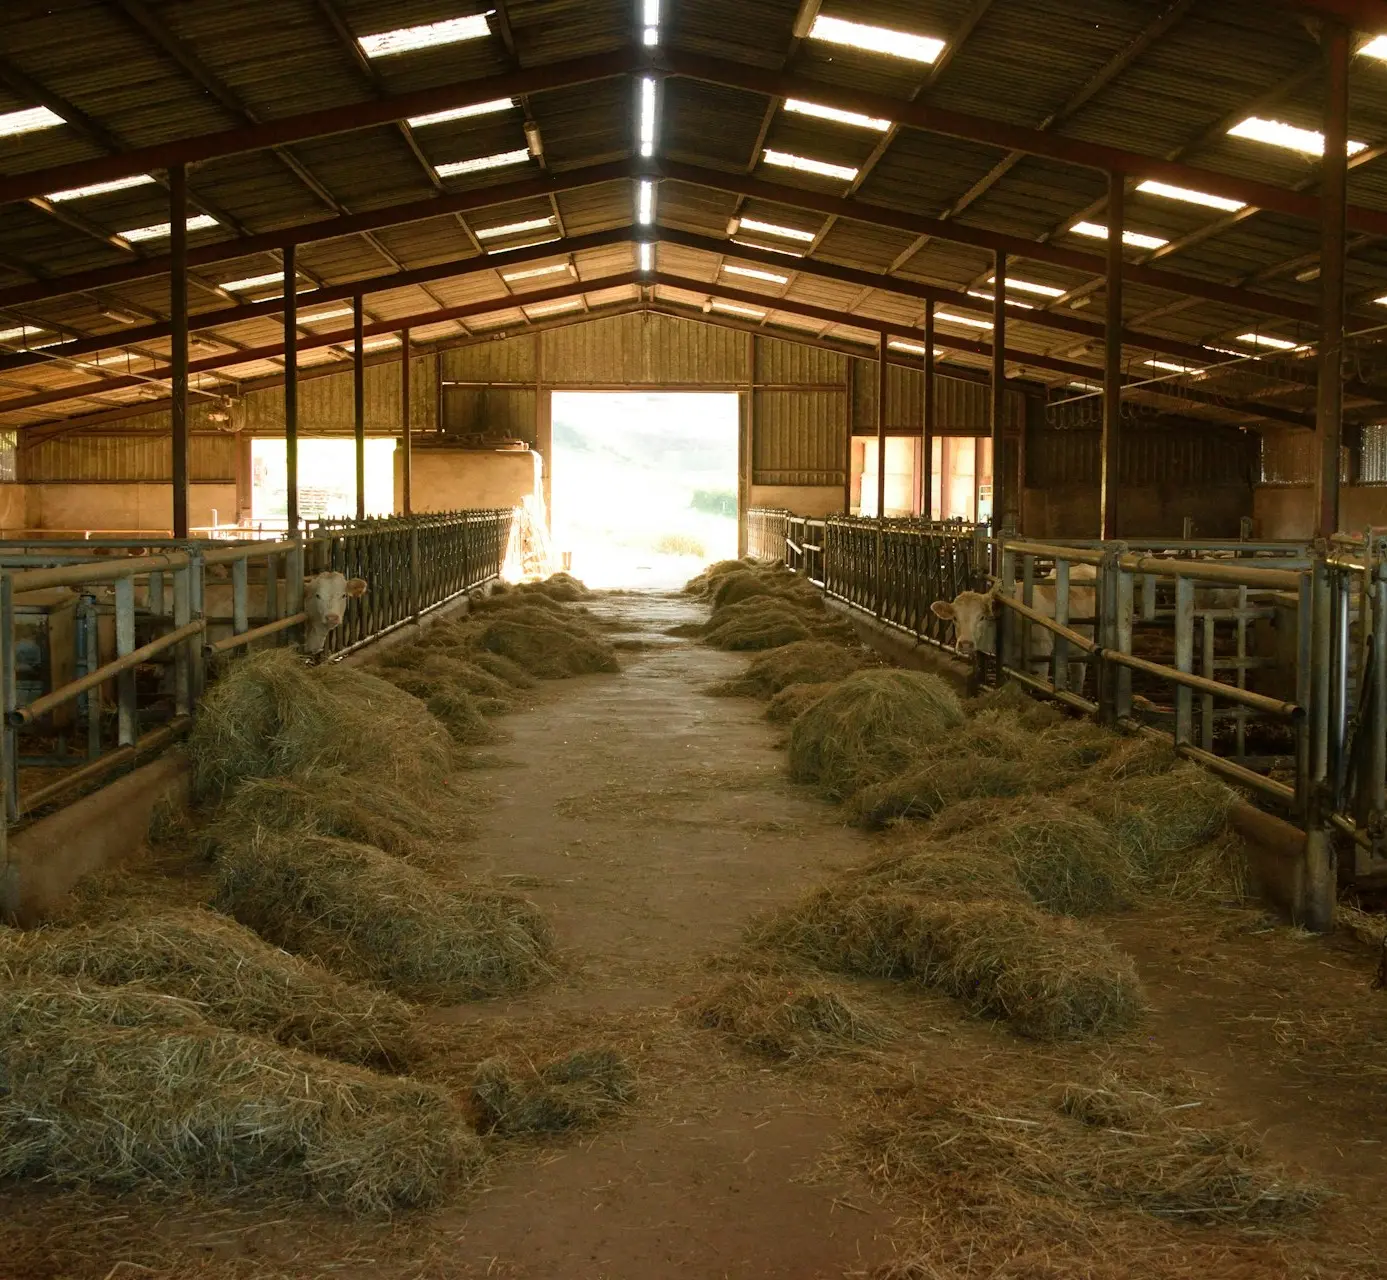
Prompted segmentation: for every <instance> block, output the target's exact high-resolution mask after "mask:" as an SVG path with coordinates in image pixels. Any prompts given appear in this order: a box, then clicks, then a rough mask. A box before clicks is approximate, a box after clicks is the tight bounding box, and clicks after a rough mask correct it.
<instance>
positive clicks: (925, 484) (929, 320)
mask: <svg viewBox="0 0 1387 1280" xmlns="http://www.w3.org/2000/svg"><path fill="white" fill-rule="evenodd" d="M924 396H925V401H924V405H923V411H924V417H923V420H922V425H921V427H920V517H921V519H924V520H933V519H934V303H932V302H931V303H929V304H928V305H927V306H926V307H925V388H924Z"/></svg>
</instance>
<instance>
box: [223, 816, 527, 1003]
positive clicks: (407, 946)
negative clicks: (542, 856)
mask: <svg viewBox="0 0 1387 1280" xmlns="http://www.w3.org/2000/svg"><path fill="white" fill-rule="evenodd" d="M217 873H218V878H217V897H216V900H215V902H214V905H215V906H216V907H217V908H218V909H219V910H222V911H225V912H227V913H228V914H229V915H232V916H234V917H235V918H236V919H237V920H239V921H240V922H241V923H242V924H244V925H247V926H248V927H249V928H252V929H254V930H255V931H256V932H257V933H258V934H260V936H261V937H263V938H265V939H266V940H268V941H269V942H272V943H274V944H275V945H276V946H280V947H283V948H284V949H285V950H287V951H292V952H294V953H296V954H299V955H304V956H308V957H311V958H312V959H314V960H316V961H317V962H318V963H320V964H322V965H324V966H325V967H326V968H328V969H331V970H333V971H334V972H336V973H340V974H342V975H343V976H345V977H348V978H355V979H365V980H367V981H372V982H378V983H380V984H381V985H382V986H385V987H388V988H390V989H391V990H394V991H397V992H399V993H401V994H403V995H405V996H408V997H411V998H418V999H429V1000H436V1001H449V1000H472V999H477V998H480V997H484V996H491V995H498V994H500V993H502V992H505V991H514V990H518V989H520V988H523V987H526V986H529V985H532V984H533V983H535V982H536V981H538V980H540V979H541V978H544V977H546V976H549V975H550V974H551V972H552V968H551V959H552V956H553V939H552V936H551V934H550V930H549V926H548V924H547V922H546V921H545V920H544V918H543V916H542V915H541V914H540V913H539V911H538V910H537V909H536V908H535V907H534V906H533V905H532V904H530V903H529V902H527V901H526V900H525V899H523V898H520V897H516V896H513V895H510V894H503V893H498V892H495V891H493V890H489V889H482V888H466V889H459V890H446V889H443V888H440V887H439V886H438V885H437V884H436V883H435V882H434V881H433V880H432V879H431V878H430V877H428V876H427V875H425V874H424V873H422V872H420V871H418V870H416V869H415V868H413V867H411V866H410V865H409V864H407V863H403V862H401V861H400V860H399V859H397V858H392V857H391V856H390V855H389V854H386V853H382V852H381V851H380V850H379V849H376V848H373V847H372V846H370V845H365V844H354V843H352V842H351V841H347V840H339V839H334V838H332V837H329V836H318V835H311V834H296V833H287V832H278V831H272V830H269V829H267V828H263V827H262V828H258V829H257V830H255V832H254V833H253V834H252V835H251V836H250V837H249V838H247V839H246V840H244V841H243V842H241V843H239V844H235V845H232V846H230V847H227V848H224V849H223V850H222V852H221V855H220V857H219V859H218V864H217Z"/></svg>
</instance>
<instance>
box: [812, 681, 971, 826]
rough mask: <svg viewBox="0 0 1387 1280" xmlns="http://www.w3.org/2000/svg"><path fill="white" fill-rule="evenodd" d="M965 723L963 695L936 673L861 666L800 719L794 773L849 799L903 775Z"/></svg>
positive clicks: (830, 795) (828, 793) (828, 792)
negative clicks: (902, 771)
mask: <svg viewBox="0 0 1387 1280" xmlns="http://www.w3.org/2000/svg"><path fill="white" fill-rule="evenodd" d="M962 722H963V711H962V708H961V707H960V706H959V702H958V698H957V697H956V696H955V695H954V693H953V691H952V690H951V689H950V688H949V686H948V685H947V684H945V683H944V681H943V680H941V679H939V677H937V676H932V675H926V674H924V673H921V672H917V671H898V670H891V669H888V670H882V671H858V672H856V673H854V674H853V675H850V676H849V677H848V678H847V679H846V680H844V681H842V682H841V683H840V684H839V685H838V686H837V687H836V688H835V689H832V690H830V691H829V692H828V693H827V694H825V696H824V697H823V698H821V699H820V700H819V701H818V702H816V703H815V704H814V705H813V706H812V707H810V708H809V709H808V710H807V711H806V712H805V713H804V714H803V715H801V716H800V717H799V719H798V720H796V721H795V725H794V729H793V730H792V732H791V735H790V774H791V776H792V777H793V778H794V779H795V780H796V781H799V782H813V783H816V784H817V785H818V788H819V790H820V791H821V792H822V793H823V794H824V795H825V796H827V797H828V798H829V799H832V800H843V799H846V798H847V797H849V796H851V795H854V794H855V793H856V792H858V791H860V790H861V789H862V788H863V787H867V786H871V785H872V784H874V783H878V782H883V781H885V780H886V779H887V778H890V777H893V776H894V775H896V774H898V773H899V772H900V771H901V770H902V769H904V768H905V767H907V766H908V765H909V764H910V763H911V761H912V760H914V759H916V758H918V757H919V755H920V754H922V753H923V752H925V751H926V750H928V749H929V748H930V747H932V746H933V745H934V744H935V743H937V742H939V741H940V740H941V739H942V738H943V737H944V735H945V734H947V733H949V732H950V731H951V730H953V729H955V728H957V727H958V726H959V725H960V724H961V723H962Z"/></svg>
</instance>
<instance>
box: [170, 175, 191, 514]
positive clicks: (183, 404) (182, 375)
mask: <svg viewBox="0 0 1387 1280" xmlns="http://www.w3.org/2000/svg"><path fill="white" fill-rule="evenodd" d="M169 323H170V325H171V327H172V330H173V332H172V335H171V344H172V345H171V351H170V356H171V360H170V364H171V366H172V373H173V377H172V379H171V380H170V383H169V394H170V397H171V398H170V400H169V435H170V437H171V442H172V447H173V460H172V461H173V466H172V469H171V472H170V476H171V478H172V481H173V536H174V537H175V538H186V537H187V536H188V170H187V168H186V166H184V165H181V164H176V165H173V166H171V167H170V169H169Z"/></svg>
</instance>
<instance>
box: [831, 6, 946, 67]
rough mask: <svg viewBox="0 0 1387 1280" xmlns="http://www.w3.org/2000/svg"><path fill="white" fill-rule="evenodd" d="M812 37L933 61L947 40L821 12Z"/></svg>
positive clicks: (873, 51)
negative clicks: (829, 15)
mask: <svg viewBox="0 0 1387 1280" xmlns="http://www.w3.org/2000/svg"><path fill="white" fill-rule="evenodd" d="M809 38H810V39H811V40H823V41H826V42H827V43H829V44H843V45H848V46H849V47H850V48H853V49H864V50H866V51H867V52H868V53H884V54H886V55H887V56H888V57H892V58H908V59H909V60H910V61H911V62H933V61H935V59H937V58H938V57H939V55H940V54H941V53H943V51H944V41H943V40H939V39H937V38H936V37H934V36H922V35H916V34H914V33H913V32H909V31H895V30H893V29H892V28H890V27H875V26H872V25H870V24H869V23H865V22H849V21H848V20H847V19H846V18H830V17H828V16H827V15H825V14H822V13H821V14H819V15H818V17H816V18H815V19H814V25H813V26H812V27H811V28H810V29H809Z"/></svg>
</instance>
